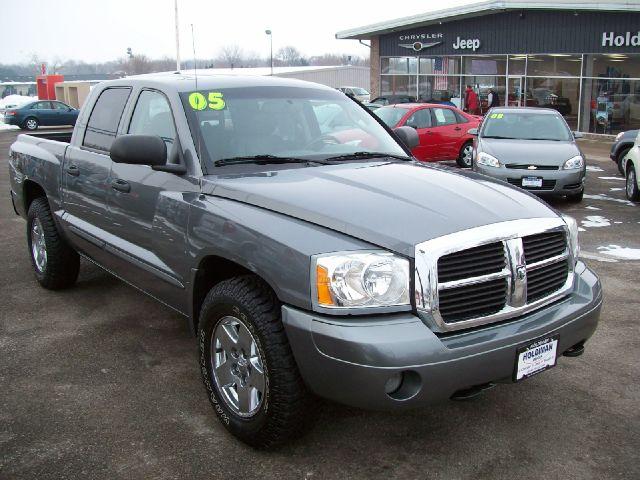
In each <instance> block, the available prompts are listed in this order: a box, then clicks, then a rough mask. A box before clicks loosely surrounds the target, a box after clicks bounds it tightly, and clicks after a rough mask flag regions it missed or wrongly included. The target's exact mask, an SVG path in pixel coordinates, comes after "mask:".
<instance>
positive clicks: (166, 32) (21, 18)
mask: <svg viewBox="0 0 640 480" xmlns="http://www.w3.org/2000/svg"><path fill="white" fill-rule="evenodd" d="M469 3H476V2H474V1H473V0H448V1H447V2H439V3H436V2H401V3H395V2H393V1H388V0H387V1H385V2H382V1H380V0H373V1H371V0H369V1H360V0H272V1H265V0H263V1H255V0H254V1H246V0H245V1H243V0H224V1H215V0H178V4H179V9H180V13H179V17H180V41H181V48H180V50H181V55H182V57H183V58H191V57H192V56H193V53H192V50H191V27H190V24H193V26H194V30H195V39H196V53H197V56H198V58H213V57H215V56H217V53H218V51H219V49H220V47H222V46H224V45H230V44H237V45H239V46H240V47H242V49H243V50H244V51H245V52H250V51H253V52H256V53H258V54H259V55H261V56H268V54H269V43H268V38H267V36H266V35H265V33H264V30H265V28H270V29H271V30H272V31H273V49H274V52H275V51H277V49H278V48H279V47H282V46H284V45H294V46H296V47H297V48H298V49H299V50H300V51H301V52H302V53H303V54H305V55H307V56H311V55H317V54H322V53H325V52H334V53H342V52H344V53H349V54H359V55H368V50H367V49H366V48H365V47H363V46H361V45H359V44H358V42H357V41H355V40H336V39H335V37H334V35H335V33H336V32H337V31H339V30H344V29H348V28H353V27H359V26H362V25H367V24H370V23H375V22H380V21H384V20H390V19H393V18H398V17H403V16H407V15H414V14H417V13H423V12H426V11H429V10H437V9H440V8H447V7H453V6H456V5H462V4H469ZM173 4H174V0H55V1H54V0H2V2H1V5H0V6H1V7H2V8H1V9H0V11H1V12H2V15H1V17H2V19H3V22H2V37H1V38H0V63H14V62H19V63H22V62H26V61H28V60H29V59H30V57H31V56H32V55H33V54H37V55H38V56H39V57H40V58H42V59H44V60H48V61H52V60H53V59H54V58H56V57H58V58H60V59H62V60H67V59H75V60H84V61H87V62H92V61H105V60H113V59H115V58H118V57H122V56H124V55H125V53H126V49H127V47H131V48H132V49H133V51H134V53H136V52H137V53H144V54H146V55H148V56H150V57H152V58H160V57H163V56H170V57H175V35H174V16H173V15H174V13H173V12H174V9H173ZM434 4H436V5H437V6H434Z"/></svg>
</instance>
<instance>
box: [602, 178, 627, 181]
mask: <svg viewBox="0 0 640 480" xmlns="http://www.w3.org/2000/svg"><path fill="white" fill-rule="evenodd" d="M598 178H599V179H601V180H622V181H624V178H622V177H598Z"/></svg>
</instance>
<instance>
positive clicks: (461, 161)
mask: <svg viewBox="0 0 640 480" xmlns="http://www.w3.org/2000/svg"><path fill="white" fill-rule="evenodd" d="M472 161H473V142H467V143H465V144H464V145H463V146H462V148H461V149H460V153H459V154H458V160H457V162H458V166H460V167H462V168H471V163H472Z"/></svg>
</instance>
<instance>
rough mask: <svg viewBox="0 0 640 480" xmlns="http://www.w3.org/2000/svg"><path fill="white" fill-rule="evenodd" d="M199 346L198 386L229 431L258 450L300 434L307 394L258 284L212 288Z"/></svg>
mask: <svg viewBox="0 0 640 480" xmlns="http://www.w3.org/2000/svg"><path fill="white" fill-rule="evenodd" d="M198 338H199V345H200V371H201V373H202V378H203V381H204V384H205V387H206V388H207V393H208V396H209V400H210V401H211V403H212V405H213V408H214V410H215V412H216V414H217V415H218V418H219V420H220V421H221V422H222V424H223V425H224V427H225V428H226V429H227V430H229V431H230V432H231V433H232V434H233V435H235V436H236V437H238V438H239V439H240V440H242V441H243V442H245V443H247V444H249V445H251V446H253V447H257V448H270V447H274V446H277V445H280V444H282V443H285V442H287V441H289V440H291V439H292V438H294V437H296V436H297V435H299V434H300V433H302V432H303V431H304V427H305V424H306V423H307V419H308V418H309V417H308V415H307V407H308V402H309V394H308V393H307V391H306V389H305V386H304V383H303V381H302V378H301V376H300V373H299V372H298V367H297V365H296V362H295V360H294V358H293V353H292V352H291V348H290V346H289V342H288V340H287V336H286V333H285V331H284V327H283V325H282V321H281V319H280V303H279V302H278V299H277V298H276V296H275V295H274V293H273V292H272V291H271V289H270V288H269V287H268V286H267V285H266V284H265V283H264V282H263V281H262V280H260V279H259V278H257V277H255V276H252V275H246V276H241V277H236V278H232V279H229V280H225V281H223V282H220V283H219V284H217V285H216V286H215V287H213V288H212V289H211V291H210V292H209V294H208V295H207V297H206V299H205V301H204V303H203V305H202V310H201V314H200V323H199V325H198Z"/></svg>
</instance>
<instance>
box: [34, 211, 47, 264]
mask: <svg viewBox="0 0 640 480" xmlns="http://www.w3.org/2000/svg"><path fill="white" fill-rule="evenodd" d="M31 255H33V262H34V263H35V266H36V268H37V269H38V271H39V272H40V273H43V272H44V271H45V269H46V268H47V245H46V243H45V238H44V231H43V229H42V222H40V219H39V218H36V219H35V220H34V221H33V224H32V225H31Z"/></svg>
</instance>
